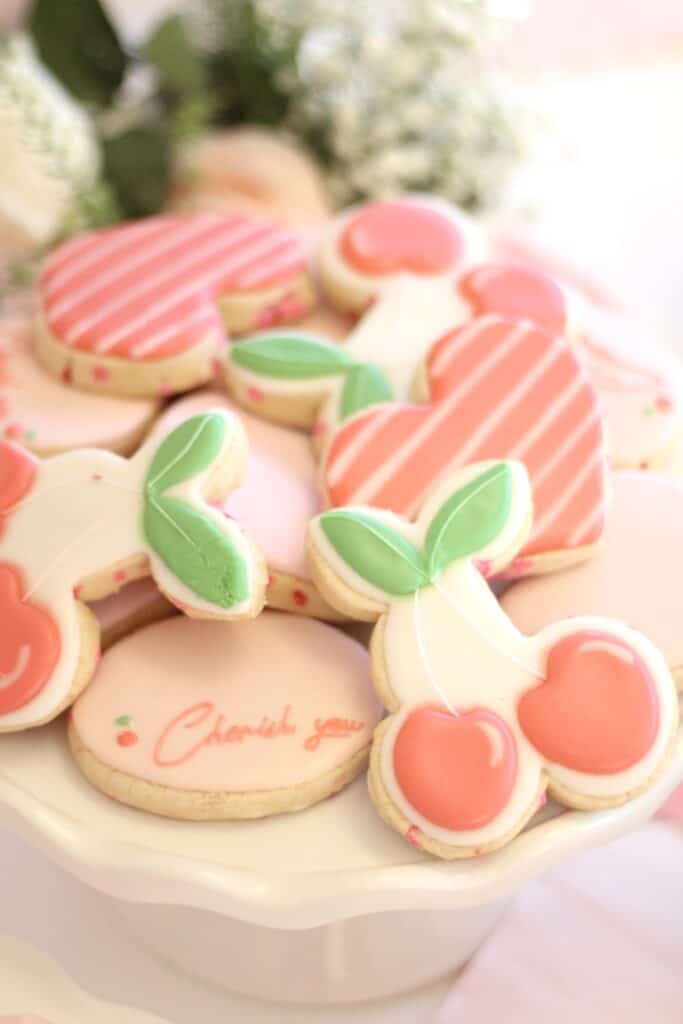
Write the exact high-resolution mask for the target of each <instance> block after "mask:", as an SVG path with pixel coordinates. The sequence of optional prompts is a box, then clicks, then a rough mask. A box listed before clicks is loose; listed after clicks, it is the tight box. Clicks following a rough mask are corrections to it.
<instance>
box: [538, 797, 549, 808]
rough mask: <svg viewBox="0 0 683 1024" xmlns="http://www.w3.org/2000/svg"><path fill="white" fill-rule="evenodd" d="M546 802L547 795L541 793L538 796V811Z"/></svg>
mask: <svg viewBox="0 0 683 1024" xmlns="http://www.w3.org/2000/svg"><path fill="white" fill-rule="evenodd" d="M547 803H548V797H547V796H546V795H545V793H541V795H540V796H539V798H538V809H539V811H540V809H541V807H545V805H546V804H547Z"/></svg>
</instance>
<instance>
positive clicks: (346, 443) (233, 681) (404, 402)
mask: <svg viewBox="0 0 683 1024" xmlns="http://www.w3.org/2000/svg"><path fill="white" fill-rule="evenodd" d="M309 235H310V233H309ZM309 242H310V237H309ZM308 247H309V246H305V245H304V243H303V241H302V236H301V234H300V233H297V231H295V230H293V229H291V228H288V227H283V226H278V225H276V224H273V223H270V222H268V221H266V220H265V219H263V218H261V217H260V216H256V215H254V214H253V213H251V212H250V213H249V214H247V213H244V212H241V211H237V212H229V213H211V212H209V213H198V214H188V215H176V214H172V215H165V216H160V217H155V218H150V219H147V220H143V221H139V222H136V223H130V224H125V225H122V226H119V227H115V228H111V229H107V230H105V231H101V232H97V233H91V234H88V235H83V236H82V237H79V238H76V239H73V240H72V241H69V242H67V243H66V244H64V245H62V246H61V247H59V248H57V249H56V250H55V251H54V252H52V254H51V255H50V256H49V257H48V259H47V260H46V262H45V265H44V267H43V270H42V274H41V276H40V280H39V283H38V285H37V289H36V294H35V296H34V297H32V299H31V301H30V303H29V304H30V305H31V306H32V307H33V309H34V311H33V313H32V315H30V314H29V313H28V312H26V313H22V312H19V313H17V314H16V315H14V316H13V317H12V318H6V320H5V322H3V324H2V334H1V338H0V432H1V433H2V437H3V440H2V441H0V624H1V625H0V731H4V732H8V731H16V730H19V729H28V728H33V727H36V726H40V725H42V724H44V723H46V722H48V721H51V720H52V719H54V718H55V717H56V716H58V715H59V714H61V713H62V712H64V711H65V710H66V709H70V710H69V715H68V723H66V722H65V728H67V729H68V736H69V742H70V749H71V751H72V753H73V756H74V758H75V760H76V763H77V764H78V765H79V767H80V769H81V770H82V772H83V774H84V776H85V778H86V779H87V780H88V781H89V782H90V783H92V784H93V785H95V786H97V787H98V788H99V789H100V790H101V791H102V792H103V793H105V794H107V795H108V796H109V797H112V798H114V799H116V800H119V801H121V802H123V803H126V804H129V805H131V806H133V807H137V808H139V809H141V810H143V811H147V812H151V813H155V814H159V815H163V816H166V817H170V818H178V819H191V820H216V819H228V818H230V819H246V818H258V817H263V816H265V815H270V814H277V813H283V812H288V811H289V812H292V811H299V810H301V809H303V808H305V807H309V806H311V805H312V804H314V803H316V802H318V801H320V800H322V799H324V798H325V797H327V796H330V795H331V794H333V793H334V792H336V791H338V790H339V789H340V788H342V787H343V786H345V785H347V784H348V783H350V782H351V781H352V780H353V779H354V778H355V777H356V776H357V775H358V774H359V773H361V772H363V771H364V770H365V769H366V767H367V765H368V762H369V772H368V783H369V785H368V789H369V799H371V800H372V801H373V803H374V804H375V806H376V808H377V810H378V812H379V814H380V815H381V816H382V818H383V819H384V820H385V821H386V822H387V824H388V825H390V826H391V827H393V828H394V829H396V830H397V831H398V832H399V833H400V834H401V835H403V836H404V837H405V838H406V840H407V841H409V842H410V843H412V844H413V845H415V846H417V847H419V848H421V849H423V850H425V851H426V852H428V853H431V854H434V855H436V856H439V857H443V858H447V859H449V858H455V857H469V856H473V855H477V854H481V853H484V852H488V851H491V850H494V849H497V848H499V847H500V846H502V845H504V844H505V843H508V842H510V841H512V840H513V839H514V838H515V836H517V835H518V834H519V832H520V831H521V830H522V829H523V828H524V827H525V826H526V824H527V822H528V821H529V820H530V819H531V818H532V817H533V816H534V815H535V814H536V812H537V811H538V809H539V807H540V806H541V805H542V804H543V803H544V802H545V800H546V799H547V796H548V795H550V796H551V797H552V798H553V799H555V800H556V801H558V802H559V803H561V804H563V805H565V806H567V807H574V808H579V809H582V810H585V811H587V812H590V811H591V810H595V809H603V808H607V807H612V806H616V805H619V804H622V803H624V802H625V801H627V800H630V799H631V798H633V797H634V796H636V795H637V794H639V793H640V792H642V791H643V790H644V789H645V788H646V787H648V786H649V785H650V784H651V783H652V781H653V780H654V779H655V778H657V777H658V776H659V775H660V773H662V772H663V771H664V770H665V767H666V765H667V760H668V758H669V755H670V752H671V748H672V744H673V741H674V738H675V734H676V731H677V728H678V696H677V691H676V685H675V678H676V674H677V673H676V670H678V669H679V666H680V664H681V659H679V656H678V630H677V628H676V626H677V620H676V616H675V612H674V609H675V607H676V606H677V603H676V601H675V596H676V595H675V593H671V591H673V590H674V589H675V584H676V582H677V580H678V578H679V576H680V574H679V573H678V572H677V571H676V569H677V566H676V565H675V557H676V556H675V552H676V550H677V548H678V545H677V544H676V543H675V542H676V540H677V530H678V529H679V525H678V524H679V523H680V514H679V506H680V505H681V504H683V489H682V488H681V486H680V485H679V484H678V483H677V482H676V480H675V479H674V477H673V476H665V475H662V474H657V473H654V472H651V469H652V467H654V466H662V467H666V466H667V465H674V463H675V460H676V458H677V455H678V453H677V448H678V446H679V445H680V443H681V440H682V439H683V369H682V368H681V367H680V366H679V365H678V363H677V362H675V361H674V360H666V359H665V358H664V357H663V356H660V355H659V354H657V353H656V351H655V350H654V349H653V350H652V351H646V353H645V355H643V354H642V353H638V354H637V355H636V354H634V352H633V351H632V348H631V347H630V342H629V341H628V338H629V334H628V330H627V322H626V320H625V319H624V318H623V317H622V316H621V315H619V314H616V313H614V312H613V311H609V310H606V309H599V308H597V306H596V304H595V303H594V302H592V301H591V300H590V299H589V298H588V296H586V295H585V294H583V293H582V292H581V291H580V290H579V289H578V288H577V287H576V285H575V284H573V283H572V282H570V281H569V280H568V279H565V278H564V277H563V276H562V274H559V275H558V274H552V275H551V274H549V273H547V272H546V271H545V270H544V268H543V267H542V266H539V258H537V257H536V256H535V254H525V255H524V258H523V259H522V260H520V259H517V260H516V261H515V262H510V261H509V260H507V261H506V260H504V259H503V258H502V253H501V252H500V251H499V250H500V249H501V246H499V245H498V244H497V242H496V240H495V239H493V238H490V237H488V236H487V235H486V234H485V233H484V232H483V231H482V230H481V229H480V228H478V227H477V225H475V224H473V223H472V222H471V221H470V220H469V219H468V218H467V217H465V216H464V215H463V214H462V213H461V212H460V211H458V210H456V209H454V208H453V207H451V206H450V205H448V204H447V203H445V202H444V201H442V200H439V199H436V198H432V197H423V196H409V197H404V198H401V199H394V200H390V201H385V202H377V203H371V204H368V205H366V206H362V207H357V208H354V209H351V210H349V211H346V212H345V213H343V214H342V215H341V216H339V217H337V218H336V219H334V220H332V221H330V222H328V223H327V224H325V225H324V226H323V227H322V228H321V230H320V232H319V233H318V236H317V237H316V239H315V242H314V244H313V246H312V250H313V251H312V253H309V252H308V251H307V248H308ZM540 262H542V260H541V261H540ZM615 339H617V340H616V341H615ZM126 456H127V457H126ZM658 553H661V555H662V557H661V558H657V557H656V556H657V554H658ZM664 556H666V557H664ZM634 558H638V559H639V568H638V581H639V582H638V585H637V586H634V585H632V584H631V582H630V580H631V578H632V577H631V576H629V575H627V573H628V570H627V568H626V567H627V566H629V565H633V559H634ZM655 573H656V575H655ZM521 577H533V578H529V579H525V580H523V581H521V582H518V583H513V584H510V585H508V584H507V583H506V584H505V586H507V587H508V588H507V589H505V586H504V585H503V584H502V582H501V581H510V580H516V579H519V578H521ZM650 578H651V579H652V583H653V589H652V590H650V589H649V588H648V586H647V584H648V580H649V579H650ZM668 580H670V585H668V584H667V581H668ZM503 591H504V592H503ZM501 593H502V598H501V599H500V600H499V597H497V596H496V594H498V595H500V594H501ZM660 602H661V604H662V605H663V608H660ZM264 605H267V606H268V608H267V610H265V611H264V610H263V609H264ZM179 613H180V614H179ZM156 620H160V621H156ZM353 620H359V621H361V622H366V623H374V628H373V629H372V638H371V642H370V651H369V652H368V650H367V649H366V646H365V644H364V643H361V642H360V641H359V640H358V639H357V638H356V637H357V635H358V634H357V632H356V633H354V630H353V629H351V628H350V626H349V624H350V623H351V622H352V621H353ZM648 637H649V639H648ZM101 646H104V647H106V648H107V650H106V653H105V655H104V657H103V658H102V659H101V660H100V648H101ZM385 712H386V713H385ZM84 784H85V783H84Z"/></svg>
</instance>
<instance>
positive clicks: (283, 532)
mask: <svg viewBox="0 0 683 1024" xmlns="http://www.w3.org/2000/svg"><path fill="white" fill-rule="evenodd" d="M211 408H224V409H228V410H229V411H232V412H234V413H240V415H241V420H242V425H243V427H244V429H245V431H246V434H247V439H248V441H249V462H248V465H247V475H246V478H245V480H244V483H243V484H242V486H241V487H239V488H238V489H237V490H235V491H232V492H231V494H230V495H229V496H228V498H227V499H226V501H225V502H224V503H223V504H222V509H223V511H224V512H225V514H226V515H229V516H231V517H232V518H233V519H235V520H236V521H237V522H238V523H239V524H240V526H242V527H243V528H244V530H246V532H247V533H248V534H249V536H250V537H251V538H253V540H254V542H255V543H256V544H257V545H258V547H259V548H260V550H261V551H262V553H263V557H264V558H265V560H266V564H267V566H268V589H267V591H266V600H267V602H268V604H269V605H270V606H271V607H272V608H281V609H283V610H285V611H290V612H300V613H303V614H305V615H312V616H314V617H315V618H321V619H338V618H339V613H338V612H336V611H335V610H334V609H333V608H331V607H330V606H329V605H328V604H327V602H326V601H323V599H322V597H321V596H320V594H319V593H318V591H317V589H316V588H315V586H314V585H313V582H312V580H311V577H310V573H309V572H308V568H307V566H306V559H305V556H304V547H305V539H306V527H307V526H308V523H309V520H310V519H312V518H313V516H315V515H317V514H318V512H319V511H320V500H319V498H318V491H317V486H316V465H315V461H314V459H313V454H312V452H311V446H310V444H309V442H308V440H307V438H305V437H304V436H303V435H302V434H300V433H298V432H297V431H295V430H289V429H287V428H286V427H278V426H274V425H273V424H271V423H264V422H263V421H262V420H258V419H256V417H255V416H250V415H249V414H248V413H245V412H240V410H239V409H238V408H237V407H236V406H234V404H233V403H232V402H230V400H229V399H228V398H226V397H225V395H222V394H220V392H216V391H200V392H198V393H197V394H195V395H190V396H188V397H186V398H182V399H180V400H179V401H178V402H175V403H174V404H173V405H171V406H170V407H169V409H168V410H167V412H166V413H165V414H164V415H163V416H162V417H161V418H160V419H159V420H158V421H157V423H156V425H155V427H154V430H153V432H152V437H155V438H160V437H163V436H164V435H165V434H167V433H168V431H169V430H171V429H173V428H174V427H176V426H177V425H178V424H179V423H181V422H182V421H183V420H184V419H186V418H187V417H188V416H192V415H196V414H197V413H201V412H206V411H207V409H211Z"/></svg>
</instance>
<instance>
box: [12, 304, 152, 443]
mask: <svg viewBox="0 0 683 1024" xmlns="http://www.w3.org/2000/svg"><path fill="white" fill-rule="evenodd" d="M157 406H158V403H157V402H155V401H152V400H150V399H132V398H128V399H126V398H111V397H108V396H104V395H92V394H88V393H87V392H86V391H76V390H74V389H73V388H70V387H67V386H66V385H65V384H62V383H61V382H60V381H58V380H55V379H54V378H53V377H51V376H50V375H49V374H48V373H47V372H46V371H45V370H43V368H42V367H41V366H39V365H38V363H37V362H36V361H35V359H34V357H33V355H32V353H31V323H30V320H28V319H18V318H17V319H12V320H5V321H3V322H2V324H0V437H2V436H4V437H8V438H10V439H11V440H14V441H18V442H19V443H23V444H27V445H28V446H29V447H31V448H37V449H38V450H39V451H41V452H53V451H63V450H65V449H69V448H77V447H105V446H106V445H108V444H112V443H116V441H117V440H118V439H119V438H120V437H121V436H123V435H125V434H128V433H135V431H137V430H142V428H143V427H144V424H145V423H146V422H147V420H148V419H149V418H150V417H151V416H152V414H153V413H154V411H155V409H156V408H157Z"/></svg>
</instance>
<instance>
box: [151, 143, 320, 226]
mask: <svg viewBox="0 0 683 1024" xmlns="http://www.w3.org/2000/svg"><path fill="white" fill-rule="evenodd" d="M168 208H169V209H171V210H175V211H183V212H186V213H187V212H193V213H196V212H198V211H212V212H221V213H224V212H226V211H233V210H235V211H237V212H238V213H245V212H248V213H250V214H254V215H255V216H261V217H268V218H272V220H274V221H277V222H278V223H282V224H289V225H290V226H292V227H294V226H300V225H307V224H315V223H318V222H321V221H324V220H326V219H327V218H328V217H329V215H330V211H331V209H332V205H331V202H330V197H329V195H328V193H327V190H326V189H325V186H324V184H323V181H322V176H321V174H320V171H319V170H318V168H317V166H316V164H315V163H314V161H313V160H311V159H310V158H309V157H307V156H306V154H305V153H304V152H303V150H301V149H299V148H298V147H297V146H296V145H295V143H294V142H293V141H292V140H291V139H290V138H288V137H287V136H285V135H282V134H279V133H276V132H272V131H266V130H264V129H261V128H252V127H248V128H231V129H228V130H223V131H216V132H211V133H209V134H207V135H203V136H201V137H200V138H195V139H192V140H191V141H190V142H188V143H186V144H185V145H183V146H181V147H180V149H179V152H178V154H177V158H176V166H175V168H174V173H173V180H172V182H171V197H170V200H169V204H168Z"/></svg>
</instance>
